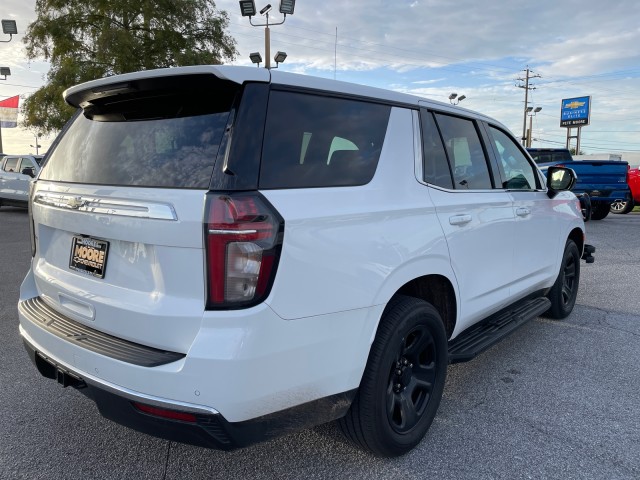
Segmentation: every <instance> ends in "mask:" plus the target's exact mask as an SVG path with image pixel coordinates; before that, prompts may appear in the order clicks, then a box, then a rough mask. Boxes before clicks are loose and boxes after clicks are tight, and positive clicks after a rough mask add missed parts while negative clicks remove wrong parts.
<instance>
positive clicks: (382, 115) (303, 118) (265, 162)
mask: <svg viewBox="0 0 640 480" xmlns="http://www.w3.org/2000/svg"><path fill="white" fill-rule="evenodd" d="M390 112H391V107H389V106H386V105H379V104H375V103H369V102H364V101H358V100H352V99H344V98H332V97H323V96H318V95H309V94H303V93H292V92H283V91H273V92H271V95H270V98H269V109H268V113H267V122H266V128H265V134H264V145H263V150H262V162H261V167H260V180H259V183H260V188H264V189H270V188H309V187H338V186H349V185H364V184H366V183H368V182H369V181H370V180H371V179H372V178H373V175H374V173H375V171H376V167H377V165H378V159H379V158H380V151H381V150H382V144H383V142H384V137H385V134H386V131H387V124H388V123H389V115H390Z"/></svg>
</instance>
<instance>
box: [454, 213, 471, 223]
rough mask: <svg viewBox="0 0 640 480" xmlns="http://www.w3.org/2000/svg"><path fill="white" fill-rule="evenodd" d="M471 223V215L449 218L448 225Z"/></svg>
mask: <svg viewBox="0 0 640 480" xmlns="http://www.w3.org/2000/svg"><path fill="white" fill-rule="evenodd" d="M470 221H471V215H454V216H453V217H449V223H450V224H451V225H464V224H466V223H469V222H470Z"/></svg>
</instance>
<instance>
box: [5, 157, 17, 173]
mask: <svg viewBox="0 0 640 480" xmlns="http://www.w3.org/2000/svg"><path fill="white" fill-rule="evenodd" d="M17 169H18V159H17V158H7V161H6V162H5V164H4V168H3V170H4V171H5V172H15V171H17Z"/></svg>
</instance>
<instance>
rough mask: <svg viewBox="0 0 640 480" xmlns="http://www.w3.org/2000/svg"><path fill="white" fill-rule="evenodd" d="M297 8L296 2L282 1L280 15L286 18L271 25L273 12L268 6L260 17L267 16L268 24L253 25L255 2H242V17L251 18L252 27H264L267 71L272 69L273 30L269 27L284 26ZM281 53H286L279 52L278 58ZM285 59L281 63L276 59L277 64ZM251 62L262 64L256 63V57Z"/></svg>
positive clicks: (246, 0)
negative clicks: (270, 16) (270, 13)
mask: <svg viewBox="0 0 640 480" xmlns="http://www.w3.org/2000/svg"><path fill="white" fill-rule="evenodd" d="M295 6H296V0H280V8H279V11H280V13H282V14H284V18H283V19H282V21H281V22H277V23H269V12H270V11H271V8H272V7H271V4H267V5H266V6H265V7H264V8H263V9H262V10H260V15H264V16H265V18H266V23H253V20H252V19H251V18H252V17H253V16H254V15H255V14H256V4H255V1H254V0H240V13H241V14H242V16H243V17H249V23H250V24H251V25H252V26H254V27H264V57H265V59H264V68H267V69H269V68H271V30H270V29H269V25H282V24H283V23H284V22H285V20H286V19H287V15H293V10H294V8H295ZM281 53H284V52H278V55H276V57H278V56H280V54H281ZM251 55H255V54H251ZM258 55H259V54H258ZM286 56H287V55H286V53H285V54H284V58H286ZM250 57H251V56H250ZM280 58H282V57H280ZM284 58H282V60H281V61H278V60H277V59H275V61H276V64H278V63H281V62H282V61H284ZM251 61H252V62H253V63H258V65H259V64H260V62H255V61H254V57H251Z"/></svg>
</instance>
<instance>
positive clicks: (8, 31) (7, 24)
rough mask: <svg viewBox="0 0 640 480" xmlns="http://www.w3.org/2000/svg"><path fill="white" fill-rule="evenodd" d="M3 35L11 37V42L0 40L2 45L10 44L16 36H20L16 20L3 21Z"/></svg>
mask: <svg viewBox="0 0 640 480" xmlns="http://www.w3.org/2000/svg"><path fill="white" fill-rule="evenodd" d="M2 33H4V34H5V35H9V40H0V42H2V43H9V42H10V41H11V39H12V38H13V36H14V35H17V34H18V27H17V25H16V21H15V20H6V19H4V18H3V19H2Z"/></svg>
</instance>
